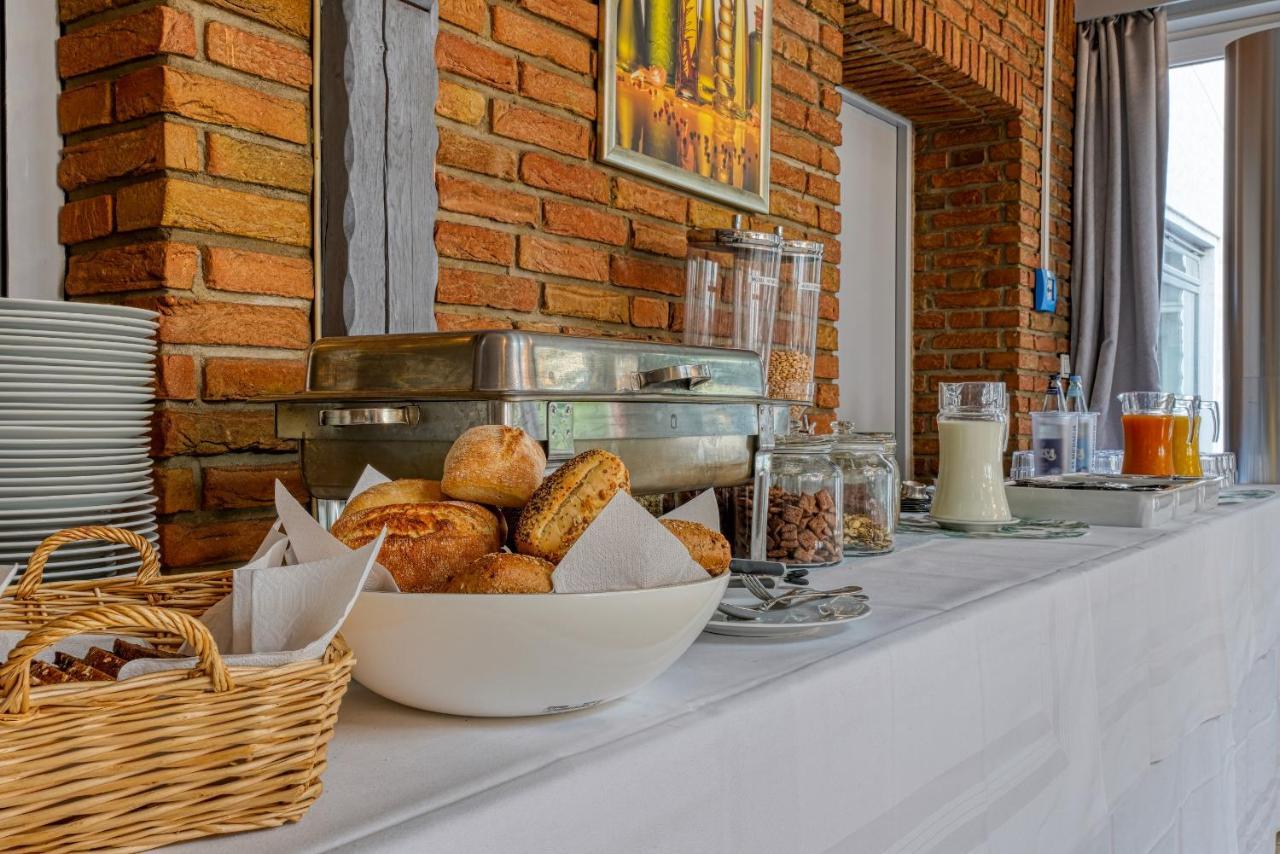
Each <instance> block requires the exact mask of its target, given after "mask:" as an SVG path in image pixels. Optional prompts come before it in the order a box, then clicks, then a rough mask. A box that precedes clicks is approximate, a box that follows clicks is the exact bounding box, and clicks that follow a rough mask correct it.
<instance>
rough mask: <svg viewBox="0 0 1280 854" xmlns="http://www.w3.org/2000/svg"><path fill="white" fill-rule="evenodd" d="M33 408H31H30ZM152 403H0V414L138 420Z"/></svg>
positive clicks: (21, 416) (47, 401)
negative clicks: (85, 416) (87, 416)
mask: <svg viewBox="0 0 1280 854" xmlns="http://www.w3.org/2000/svg"><path fill="white" fill-rule="evenodd" d="M33 406H34V407H35V408H32V407H33ZM155 408H156V407H155V404H154V403H108V404H93V403H65V402H64V403H59V402H58V401H55V400H42V401H40V402H39V404H34V403H32V402H30V401H24V402H20V403H10V402H8V401H4V402H0V414H3V415H8V416H14V417H20V418H45V417H49V416H52V417H55V418H61V417H62V416H63V415H76V414H85V415H89V416H98V415H101V416H103V417H106V418H107V419H108V420H110V419H112V418H120V417H124V418H138V417H141V416H144V415H150V414H151V413H152V412H154V411H155Z"/></svg>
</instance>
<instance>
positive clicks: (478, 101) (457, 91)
mask: <svg viewBox="0 0 1280 854" xmlns="http://www.w3.org/2000/svg"><path fill="white" fill-rule="evenodd" d="M487 104H488V102H487V101H486V100H485V97H484V94H483V93H482V92H478V91H476V90H475V89H472V88H470V87H468V86H462V85H460V84H458V83H454V82H453V81H451V80H441V81H440V89H439V91H438V92H437V93H436V115H438V116H444V117H445V118H447V119H453V120H454V121H455V122H462V123H463V124H465V125H472V126H475V125H478V124H480V122H482V121H483V120H484V117H485V116H486V115H487V110H488V107H487V106H486V105H487Z"/></svg>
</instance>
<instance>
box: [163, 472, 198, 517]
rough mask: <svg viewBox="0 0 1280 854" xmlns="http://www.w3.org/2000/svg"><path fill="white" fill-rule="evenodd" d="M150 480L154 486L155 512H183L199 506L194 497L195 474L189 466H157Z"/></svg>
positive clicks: (166, 514)
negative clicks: (157, 500)
mask: <svg viewBox="0 0 1280 854" xmlns="http://www.w3.org/2000/svg"><path fill="white" fill-rule="evenodd" d="M152 481H153V482H154V483H155V487H156V497H157V498H159V499H160V501H159V503H158V504H156V513H158V514H160V515H161V516H168V515H170V514H172V513H185V512H188V511H191V510H195V509H196V508H197V507H198V506H199V501H198V499H197V497H196V482H195V475H194V474H193V473H192V471H191V469H189V468H177V467H158V468H156V469H154V471H153V477H152Z"/></svg>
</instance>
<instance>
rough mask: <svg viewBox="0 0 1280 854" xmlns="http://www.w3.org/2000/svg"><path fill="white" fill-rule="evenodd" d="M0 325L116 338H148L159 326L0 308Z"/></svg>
mask: <svg viewBox="0 0 1280 854" xmlns="http://www.w3.org/2000/svg"><path fill="white" fill-rule="evenodd" d="M42 315H43V316H42ZM0 324H5V325H8V326H17V327H20V328H23V329H32V330H49V331H52V332H54V333H55V334H59V335H61V334H62V333H64V332H75V333H92V334H103V335H115V336H117V337H120V338H148V337H150V336H151V335H153V334H154V333H155V331H156V327H157V326H159V325H160V324H159V323H158V322H156V321H151V322H150V323H147V322H142V323H139V322H138V321H133V322H130V323H122V322H121V321H120V319H118V318H114V317H73V316H71V315H61V316H59V315H57V314H51V313H50V312H47V311H5V310H4V309H3V307H0Z"/></svg>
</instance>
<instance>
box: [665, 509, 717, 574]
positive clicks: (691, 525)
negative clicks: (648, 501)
mask: <svg viewBox="0 0 1280 854" xmlns="http://www.w3.org/2000/svg"><path fill="white" fill-rule="evenodd" d="M658 521H659V522H661V523H662V527H664V528H666V529H667V530H668V531H670V532H671V533H672V534H674V535H675V538H676V539H677V540H679V541H680V542H682V543H684V547H685V548H686V549H688V550H689V557H691V558H693V559H694V560H695V561H697V563H698V565H700V566H701V567H702V568H703V569H705V570H706V571H707V573H708V574H710V575H719V574H720V573H722V572H724V571H726V570H727V569H728V568H729V561H730V560H731V559H732V558H733V554H732V553H731V552H730V551H729V541H728V540H726V539H725V538H724V534H721V533H720V532H719V531H713V530H711V529H710V528H708V527H707V526H706V525H701V524H699V523H697V522H686V521H684V520H681V519H659V520H658Z"/></svg>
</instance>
